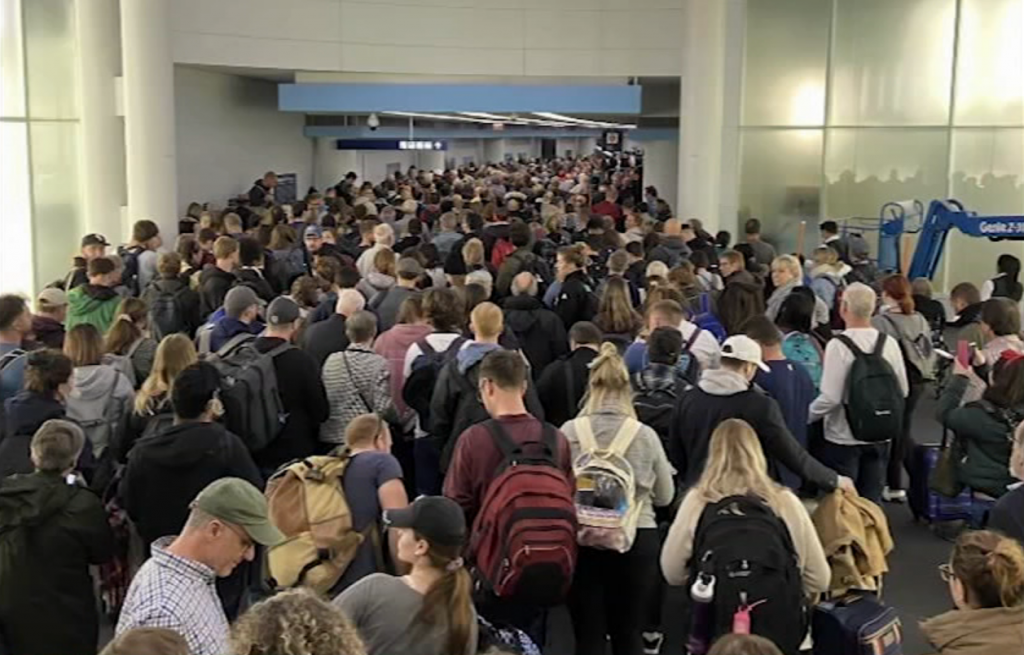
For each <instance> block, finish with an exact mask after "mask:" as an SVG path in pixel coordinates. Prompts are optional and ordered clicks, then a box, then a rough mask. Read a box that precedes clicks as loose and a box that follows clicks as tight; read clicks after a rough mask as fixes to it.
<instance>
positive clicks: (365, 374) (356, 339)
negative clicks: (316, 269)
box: [320, 311, 392, 447]
mask: <svg viewBox="0 0 1024 655" xmlns="http://www.w3.org/2000/svg"><path fill="white" fill-rule="evenodd" d="M345 333H346V334H347V335H348V341H349V345H348V347H347V348H345V350H343V351H341V352H337V353H334V354H333V355H331V356H330V357H328V358H327V361H325V362H324V368H323V375H322V377H323V383H324V388H325V390H326V392H327V404H328V407H329V415H328V418H327V420H326V421H324V423H323V425H321V426H320V441H321V442H323V443H324V444H326V447H332V446H335V445H338V444H342V443H344V442H345V434H346V432H347V430H348V425H349V423H350V422H351V421H352V420H353V419H355V418H356V417H357V416H360V415H362V414H377V415H378V416H386V415H388V414H391V413H392V402H391V394H390V371H389V369H388V363H387V360H385V359H384V358H383V357H381V356H380V355H378V354H377V353H375V352H373V340H374V338H375V337H376V336H377V318H376V317H375V316H374V315H373V314H371V313H370V312H367V311H362V312H357V313H356V314H355V315H353V316H352V317H351V318H349V319H348V321H346V322H345Z"/></svg>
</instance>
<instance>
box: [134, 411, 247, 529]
mask: <svg viewBox="0 0 1024 655" xmlns="http://www.w3.org/2000/svg"><path fill="white" fill-rule="evenodd" d="M223 477H236V478H242V479H243V480H248V481H249V482H251V483H253V484H254V485H256V487H257V488H262V486H263V479H262V478H261V476H260V473H259V471H258V470H257V469H256V464H254V463H253V460H252V456H251V455H250V454H249V451H248V449H246V447H245V444H243V443H242V440H241V439H239V438H238V437H237V436H236V435H234V434H232V433H230V432H228V431H227V430H226V429H225V428H224V426H223V425H221V424H219V423H198V422H188V423H182V424H181V425H174V426H172V427H171V428H169V429H168V430H166V431H164V432H161V433H159V434H156V435H153V436H151V437H145V438H143V439H140V440H139V441H138V442H137V443H136V444H135V447H134V448H132V450H131V452H130V453H129V454H128V466H127V467H126V468H125V471H124V477H123V478H122V479H121V485H120V487H119V488H118V496H119V497H120V498H121V504H122V506H123V507H124V509H125V511H126V512H128V516H130V517H131V519H132V521H133V522H134V523H135V527H136V528H137V529H138V531H139V536H141V537H142V539H143V541H145V542H146V544H147V547H148V544H150V543H152V542H153V541H155V540H156V539H159V538H160V537H166V536H169V535H176V534H178V532H180V531H181V527H182V526H183V525H185V519H187V518H188V512H189V509H188V505H189V503H191V502H192V500H193V499H194V498H195V497H196V494H198V493H199V492H200V491H201V490H202V489H203V488H204V487H205V486H206V485H208V484H210V483H211V482H213V481H214V480H219V479H220V478H223Z"/></svg>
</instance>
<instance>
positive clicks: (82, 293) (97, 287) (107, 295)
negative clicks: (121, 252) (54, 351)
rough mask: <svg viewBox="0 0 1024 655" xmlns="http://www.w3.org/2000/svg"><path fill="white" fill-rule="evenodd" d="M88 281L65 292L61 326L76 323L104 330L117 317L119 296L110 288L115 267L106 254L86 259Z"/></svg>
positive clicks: (113, 280)
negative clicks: (66, 310) (66, 301)
mask: <svg viewBox="0 0 1024 655" xmlns="http://www.w3.org/2000/svg"><path fill="white" fill-rule="evenodd" d="M88 272H89V283H88V284H83V285H82V286H79V287H76V288H74V289H73V290H72V291H71V293H69V294H68V316H67V320H66V321H65V324H64V325H65V327H66V328H67V329H68V330H70V329H71V328H73V327H75V326H76V325H78V324H80V323H89V324H91V325H94V326H96V329H97V330H99V331H100V332H106V331H107V330H108V329H109V328H110V324H111V323H113V322H114V319H115V318H116V317H117V306H118V305H119V304H120V303H121V296H120V295H118V293H117V291H116V290H115V289H114V287H115V286H117V284H118V279H119V274H118V272H117V267H116V266H115V265H114V262H113V260H112V259H110V258H109V257H99V258H98V259H94V260H92V261H91V262H89V271H88Z"/></svg>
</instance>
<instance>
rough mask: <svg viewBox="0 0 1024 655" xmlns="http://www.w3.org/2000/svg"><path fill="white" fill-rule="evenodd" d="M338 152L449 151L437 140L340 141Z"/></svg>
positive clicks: (443, 142)
mask: <svg viewBox="0 0 1024 655" xmlns="http://www.w3.org/2000/svg"><path fill="white" fill-rule="evenodd" d="M336 145H337V148H338V150H438V151H440V150H448V142H447V141H440V140H437V139H338V140H337V142H336Z"/></svg>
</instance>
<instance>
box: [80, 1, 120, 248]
mask: <svg viewBox="0 0 1024 655" xmlns="http://www.w3.org/2000/svg"><path fill="white" fill-rule="evenodd" d="M117 4H118V3H117V0H90V2H89V4H88V6H87V7H86V6H84V5H83V6H80V7H79V9H78V11H76V12H75V17H76V24H75V29H76V35H77V37H78V58H77V66H78V75H79V77H78V80H79V83H78V93H79V111H80V114H79V117H80V127H79V132H78V133H79V138H80V142H79V143H80V144H81V147H80V148H79V155H80V162H81V165H80V167H79V170H80V171H81V178H80V179H81V189H82V204H83V212H82V213H83V219H84V225H83V228H84V229H82V230H81V232H82V233H83V234H84V233H88V232H99V233H100V234H103V235H105V236H106V237H107V238H108V239H110V240H112V243H119V242H120V241H121V240H123V239H125V238H126V236H127V235H126V234H125V233H124V231H123V229H122V225H121V208H122V205H123V204H124V203H125V202H126V198H125V176H124V171H125V164H124V157H125V147H124V127H123V125H122V119H121V117H120V116H118V115H117V102H116V98H115V90H114V87H115V84H114V81H115V78H116V77H117V76H118V75H119V74H120V70H121V60H120V52H121V49H120V44H121V35H120V34H119V33H118V29H117V28H118V8H117Z"/></svg>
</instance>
